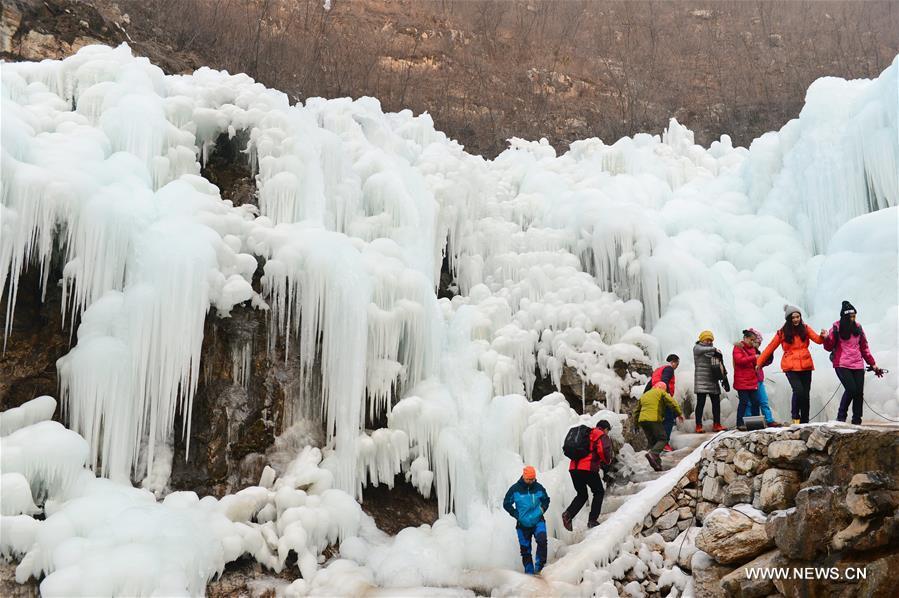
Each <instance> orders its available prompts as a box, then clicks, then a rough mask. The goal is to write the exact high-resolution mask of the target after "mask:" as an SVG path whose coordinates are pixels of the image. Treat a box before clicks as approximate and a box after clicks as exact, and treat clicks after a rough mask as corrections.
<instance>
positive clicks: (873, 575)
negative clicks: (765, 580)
mask: <svg viewBox="0 0 899 598" xmlns="http://www.w3.org/2000/svg"><path fill="white" fill-rule="evenodd" d="M785 566H787V567H821V565H820V564H818V565H816V564H814V563H808V562H799V561H789V562H787V564H786V565H785ZM826 567H827V568H831V567H833V568H835V570H836V573H837V575H838V576H839V579H815V577H814V576H812V577H811V578H809V579H801V578H799V577H798V576H790V578H789V579H778V580H775V581H774V587H775V588H776V589H777V591H778V592H780V593H781V594H783V595H784V596H809V597H816V596H827V597H846V598H849V597H855V596H865V597H870V598H891V597H892V596H895V595H896V571H899V550H896V549H895V548H894V549H893V550H892V551H890V552H887V553H884V552H876V553H872V554H865V553H862V554H860V555H849V556H845V557H843V558H841V559H839V560H837V561H835V562H833V563H829V564H828V565H827V566H826ZM860 577H864V578H863V579H859V578H860ZM696 595H697V596H700V595H701V594H699V593H697V594H696Z"/></svg>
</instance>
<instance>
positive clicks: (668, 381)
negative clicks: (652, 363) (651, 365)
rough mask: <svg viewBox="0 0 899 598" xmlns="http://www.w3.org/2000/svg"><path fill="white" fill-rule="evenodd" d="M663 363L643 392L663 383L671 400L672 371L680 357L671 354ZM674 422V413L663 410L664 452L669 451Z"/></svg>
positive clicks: (673, 379)
mask: <svg viewBox="0 0 899 598" xmlns="http://www.w3.org/2000/svg"><path fill="white" fill-rule="evenodd" d="M665 361H666V362H667V363H666V364H665V365H663V366H661V367H658V368H656V369H655V370H654V371H653V372H652V377H651V378H650V379H649V382H647V383H646V388H644V389H643V392H649V391H650V390H651V389H652V387H653V386H655V385H656V384H657V383H658V382H664V383H665V386H666V388H667V389H668V394H670V395H671V398H672V399H673V398H674V383H675V381H676V379H675V376H674V370H676V369H677V366H679V365H680V357H678V356H677V355H675V354H674V353H672V354H670V355H669V356H668V357H666V358H665ZM674 420H675V413H674V411H672V410H671V409H665V413H664V417H663V418H662V429H664V430H665V446H664V447H663V449H662V450H664V451H670V450H671V444H670V443H671V431H672V430H674Z"/></svg>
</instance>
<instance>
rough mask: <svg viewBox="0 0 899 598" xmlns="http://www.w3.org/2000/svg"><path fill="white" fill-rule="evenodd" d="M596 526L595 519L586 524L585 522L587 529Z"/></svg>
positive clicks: (597, 523) (597, 522)
mask: <svg viewBox="0 0 899 598" xmlns="http://www.w3.org/2000/svg"><path fill="white" fill-rule="evenodd" d="M597 525H599V521H597V520H596V519H594V520H593V521H588V522H587V527H588V528H592V527H596V526H597Z"/></svg>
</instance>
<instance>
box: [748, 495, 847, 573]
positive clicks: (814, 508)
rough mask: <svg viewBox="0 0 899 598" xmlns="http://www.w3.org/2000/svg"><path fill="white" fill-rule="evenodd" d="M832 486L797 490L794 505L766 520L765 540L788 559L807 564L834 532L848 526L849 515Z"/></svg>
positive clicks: (819, 552) (824, 545)
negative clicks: (772, 542)
mask: <svg viewBox="0 0 899 598" xmlns="http://www.w3.org/2000/svg"><path fill="white" fill-rule="evenodd" d="M844 504H845V498H844V496H843V495H842V493H841V492H840V489H839V488H838V487H836V486H813V487H811V488H805V489H803V490H800V491H799V493H798V494H797V495H796V506H795V507H794V508H792V509H788V510H787V511H784V512H781V513H777V514H776V516H774V517H769V518H768V521H767V523H766V525H765V528H766V533H767V534H768V538H769V539H771V540H773V541H774V542H775V544H777V547H778V548H779V549H780V551H781V552H782V553H783V554H784V555H785V556H787V557H788V558H791V559H799V560H806V561H810V560H813V559H814V558H815V557H817V556H818V555H820V554H822V553H823V552H825V551H826V550H827V547H828V546H829V545H830V542H831V539H832V538H833V537H834V536H835V535H836V533H837V532H838V531H840V530H842V529H844V528H845V527H846V526H847V525H849V523H850V521H851V519H852V518H851V516H850V515H849V513H848V512H847V511H846V509H845V506H844Z"/></svg>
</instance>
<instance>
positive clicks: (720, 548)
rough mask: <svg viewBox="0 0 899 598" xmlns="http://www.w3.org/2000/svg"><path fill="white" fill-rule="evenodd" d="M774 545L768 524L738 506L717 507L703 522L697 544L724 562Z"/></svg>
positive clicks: (733, 561) (735, 559) (740, 559)
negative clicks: (770, 537) (766, 528)
mask: <svg viewBox="0 0 899 598" xmlns="http://www.w3.org/2000/svg"><path fill="white" fill-rule="evenodd" d="M770 545H771V541H770V540H769V539H768V537H767V536H766V534H765V525H764V524H763V523H760V522H758V521H756V520H754V519H753V518H752V517H750V516H749V515H746V514H744V513H740V512H738V511H736V510H735V509H717V510H715V511H713V512H712V513H710V514H709V516H708V517H706V518H705V521H704V522H703V527H702V531H701V532H700V533H699V535H698V536H697V537H696V546H697V548H699V549H700V550H703V551H705V552H706V553H708V554H709V556H711V557H712V558H713V559H715V560H716V561H718V562H719V563H722V564H731V563H740V562H744V561H747V560H749V559H751V558H753V557H755V556H757V555H759V554H761V553H762V552H763V551H764V550H765V549H766V548H768V547H769V546H770Z"/></svg>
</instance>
